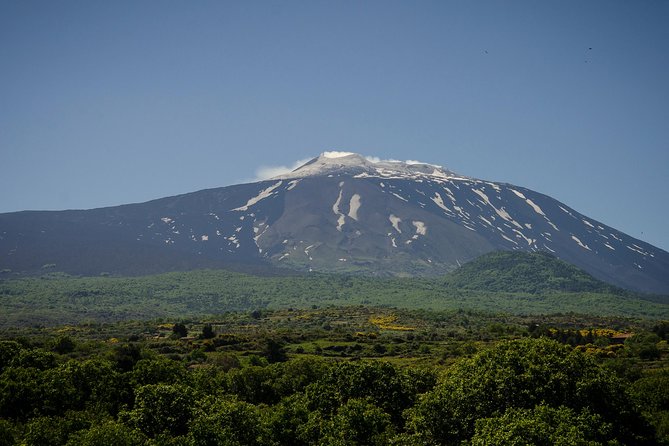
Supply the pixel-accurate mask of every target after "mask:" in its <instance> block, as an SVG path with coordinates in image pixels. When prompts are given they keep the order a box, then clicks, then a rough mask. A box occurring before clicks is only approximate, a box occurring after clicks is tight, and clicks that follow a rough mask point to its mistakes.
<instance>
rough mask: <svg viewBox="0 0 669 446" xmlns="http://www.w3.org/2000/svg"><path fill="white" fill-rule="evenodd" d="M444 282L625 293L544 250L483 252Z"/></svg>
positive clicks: (511, 289) (481, 287)
mask: <svg viewBox="0 0 669 446" xmlns="http://www.w3.org/2000/svg"><path fill="white" fill-rule="evenodd" d="M445 283H446V284H448V285H449V286H453V287H458V288H465V289H473V290H485V291H500V292H508V293H531V294H537V293H545V292H547V291H568V292H601V293H612V294H624V293H626V292H625V291H624V290H621V289H618V288H615V287H614V286H612V285H609V284H607V283H605V282H602V281H600V280H597V279H595V278H594V277H592V276H591V275H590V274H588V273H586V272H585V271H583V270H581V269H579V268H576V267H575V266H573V265H571V264H569V263H567V262H564V261H562V260H559V259H558V258H556V257H555V256H553V255H551V254H549V253H546V252H536V253H524V252H515V251H497V252H493V253H490V254H484V255H482V256H480V257H478V258H476V259H474V260H472V261H471V262H468V263H466V264H464V265H463V266H462V267H460V268H458V269H457V270H456V271H454V272H453V273H451V274H449V275H448V276H447V277H446V279H445Z"/></svg>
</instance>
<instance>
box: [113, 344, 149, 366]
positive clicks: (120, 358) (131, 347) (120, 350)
mask: <svg viewBox="0 0 669 446" xmlns="http://www.w3.org/2000/svg"><path fill="white" fill-rule="evenodd" d="M110 357H111V359H112V361H114V362H115V363H116V367H118V369H119V370H121V371H123V372H128V371H130V370H132V368H133V367H134V365H135V363H136V362H137V361H139V359H140V358H141V357H142V352H141V349H140V347H139V345H137V344H133V343H128V344H119V345H117V346H115V347H114V350H113V352H112V354H111V355H110Z"/></svg>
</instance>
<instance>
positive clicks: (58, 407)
mask: <svg viewBox="0 0 669 446" xmlns="http://www.w3.org/2000/svg"><path fill="white" fill-rule="evenodd" d="M180 328H181V327H178V329H180ZM50 345H51V348H50V349H47V348H39V347H36V346H34V345H30V344H29V343H28V342H27V341H26V340H21V339H19V340H6V341H0V367H2V370H1V374H0V418H1V419H0V445H11V444H25V445H40V446H45V445H46V446H48V445H70V446H73V445H112V444H113V445H121V446H122V445H193V446H196V445H198V446H199V445H263V446H264V445H267V446H270V445H271V446H280V445H291V446H295V445H296V446H300V445H460V444H470V445H500V444H551V445H600V444H601V445H614V444H618V445H653V444H669V443H668V442H667V441H668V440H669V435H668V434H669V374H667V373H666V372H657V373H653V374H650V375H648V376H646V377H644V378H641V379H637V380H635V381H634V382H630V381H627V380H626V379H625V378H624V377H622V376H621V374H616V373H614V372H613V371H611V370H609V369H607V368H604V367H602V366H600V365H599V364H598V363H597V362H596V360H595V359H594V358H593V357H592V356H590V355H588V354H586V353H584V352H582V351H580V350H578V349H574V348H572V347H571V346H569V345H564V344H560V343H558V342H556V341H554V340H550V339H547V338H545V337H539V338H536V339H534V338H523V339H518V340H512V341H502V342H499V343H497V344H495V345H494V346H493V347H491V348H489V349H484V350H481V351H479V352H478V353H475V354H473V355H472V356H471V357H467V358H462V359H460V360H458V361H457V362H455V363H454V364H453V365H451V366H448V367H441V368H435V367H431V368H429V369H423V368H420V367H415V366H406V365H405V366H400V365H395V364H392V363H389V362H383V361H372V360H357V361H334V360H324V359H321V358H315V357H310V356H304V357H300V358H298V359H290V360H287V361H286V359H287V356H286V355H285V354H283V353H285V352H284V351H282V350H281V346H280V345H274V346H272V345H269V344H268V345H267V351H265V352H264V354H265V357H266V358H268V359H270V358H273V359H272V360H273V361H279V362H274V363H268V362H267V361H263V362H261V363H259V365H244V366H243V367H240V364H206V363H198V362H193V361H190V362H184V361H179V360H173V359H170V358H168V357H166V356H163V355H160V354H157V353H155V352H154V351H152V350H148V349H146V348H144V347H143V343H142V342H119V343H116V344H111V345H110V346H109V348H108V349H107V350H106V351H104V352H101V353H98V354H95V355H92V356H85V355H81V356H80V357H74V356H72V355H68V353H72V352H73V351H74V350H76V349H77V348H78V347H77V346H76V345H73V344H72V343H71V340H70V341H69V342H68V338H64V337H60V338H58V339H54V340H52V343H51V344H50ZM273 352H274V353H276V355H275V356H272V353H273Z"/></svg>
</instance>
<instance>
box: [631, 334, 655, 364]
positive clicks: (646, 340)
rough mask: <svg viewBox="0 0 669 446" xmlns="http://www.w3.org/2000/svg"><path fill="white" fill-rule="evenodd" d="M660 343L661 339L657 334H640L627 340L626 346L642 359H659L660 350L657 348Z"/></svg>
mask: <svg viewBox="0 0 669 446" xmlns="http://www.w3.org/2000/svg"><path fill="white" fill-rule="evenodd" d="M659 341H660V337H659V336H658V335H656V334H655V333H638V334H635V335H634V336H632V337H631V338H628V339H627V340H625V346H626V347H627V348H629V350H630V352H631V353H632V354H633V355H635V356H638V357H639V358H641V359H646V360H651V359H659V358H660V350H659V349H658V348H657V343H658V342H659Z"/></svg>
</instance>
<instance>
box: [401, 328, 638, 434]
mask: <svg viewBox="0 0 669 446" xmlns="http://www.w3.org/2000/svg"><path fill="white" fill-rule="evenodd" d="M541 404H545V405H548V406H551V407H556V408H557V407H560V406H564V407H568V408H571V409H573V410H574V411H576V412H581V411H582V410H587V411H589V412H590V413H593V414H595V415H598V416H600V417H601V418H602V420H603V421H604V422H606V423H610V424H611V425H612V429H613V432H612V434H613V436H614V437H615V438H617V439H618V440H620V441H623V442H624V443H629V444H650V443H649V438H648V429H647V427H646V426H645V424H644V422H643V420H642V418H641V416H640V414H639V413H638V412H637V411H636V409H635V406H634V404H633V401H632V400H631V399H630V398H629V396H628V395H627V393H626V390H625V387H624V385H623V383H622V382H621V381H619V380H618V379H617V378H616V377H615V376H613V375H612V374H609V373H607V372H606V371H605V370H604V369H602V368H600V367H598V366H597V365H596V364H595V363H594V361H593V360H592V359H591V358H589V357H587V356H585V355H584V354H582V353H579V352H576V351H574V350H572V349H571V348H569V347H567V346H564V345H561V344H558V343H557V342H555V341H550V340H547V339H538V340H532V339H523V340H517V341H511V342H503V343H500V344H498V345H497V346H496V347H494V348H493V349H491V350H487V351H484V352H481V353H478V354H476V355H475V356H474V357H473V358H472V359H469V360H464V361H462V362H460V363H459V364H457V365H456V366H455V367H453V368H452V369H451V370H449V371H448V373H447V374H446V375H445V376H444V378H443V380H442V381H441V382H440V383H439V385H437V387H436V388H435V389H434V390H433V391H431V392H429V393H427V394H426V395H425V397H424V398H423V399H422V400H421V401H420V403H419V404H418V405H417V406H416V407H415V408H414V409H412V411H411V414H410V421H409V426H410V428H411V430H412V431H413V432H414V433H415V434H416V435H419V436H422V437H424V438H425V439H426V440H427V441H430V442H436V443H437V444H450V443H453V442H459V441H462V440H466V439H468V438H471V436H472V435H473V434H474V426H475V422H476V420H478V419H481V418H489V417H495V416H498V415H499V414H502V413H504V412H505V411H506V410H507V409H510V408H518V409H533V408H534V407H535V406H537V405H541Z"/></svg>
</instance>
